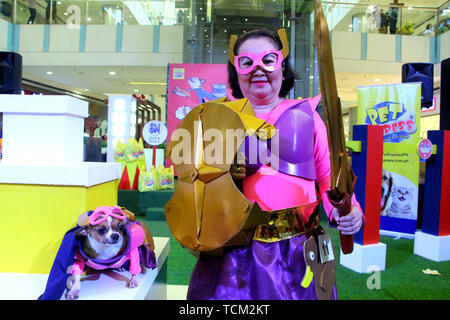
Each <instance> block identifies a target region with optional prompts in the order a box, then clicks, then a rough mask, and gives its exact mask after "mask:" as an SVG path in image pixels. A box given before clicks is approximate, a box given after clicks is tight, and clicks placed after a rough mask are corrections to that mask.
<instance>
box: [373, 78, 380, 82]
mask: <svg viewBox="0 0 450 320" xmlns="http://www.w3.org/2000/svg"><path fill="white" fill-rule="evenodd" d="M373 81H375V82H380V81H381V79H380V78H375V79H373Z"/></svg>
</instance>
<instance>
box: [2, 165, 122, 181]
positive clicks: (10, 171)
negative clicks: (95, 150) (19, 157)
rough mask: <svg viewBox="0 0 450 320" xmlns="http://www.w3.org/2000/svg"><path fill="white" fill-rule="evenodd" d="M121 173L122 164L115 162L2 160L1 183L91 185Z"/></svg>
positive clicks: (108, 179) (114, 177)
mask: <svg viewBox="0 0 450 320" xmlns="http://www.w3.org/2000/svg"><path fill="white" fill-rule="evenodd" d="M121 175H122V172H121V164H120V163H114V162H108V163H105V162H80V163H78V164H76V163H71V164H53V165H39V164H35V165H32V164H29V165H15V164H4V163H3V162H2V161H0V183H12V184H39V185H61V186H85V187H91V186H93V185H97V184H100V183H104V182H107V181H111V180H116V179H120V177H121Z"/></svg>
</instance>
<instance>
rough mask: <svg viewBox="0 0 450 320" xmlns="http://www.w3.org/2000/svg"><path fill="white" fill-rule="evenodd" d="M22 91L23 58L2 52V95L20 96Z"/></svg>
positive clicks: (0, 56)
mask: <svg viewBox="0 0 450 320" xmlns="http://www.w3.org/2000/svg"><path fill="white" fill-rule="evenodd" d="M21 91H22V56H21V55H20V54H18V53H15V52H5V51H0V94H20V93H21Z"/></svg>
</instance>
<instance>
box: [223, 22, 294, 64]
mask: <svg viewBox="0 0 450 320" xmlns="http://www.w3.org/2000/svg"><path fill="white" fill-rule="evenodd" d="M278 36H279V37H280V40H281V45H282V48H281V53H282V54H283V58H284V59H286V57H287V56H288V54H289V42H288V40H287V35H286V29H278ZM237 38H238V37H237V35H235V34H232V35H231V37H230V47H229V49H228V60H229V61H230V62H231V64H234V57H235V56H234V45H235V44H236V41H237Z"/></svg>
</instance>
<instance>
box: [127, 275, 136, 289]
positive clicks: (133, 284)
mask: <svg viewBox="0 0 450 320" xmlns="http://www.w3.org/2000/svg"><path fill="white" fill-rule="evenodd" d="M138 285H139V281H138V280H137V279H136V278H135V277H132V278H131V280H130V282H128V288H130V289H133V288H136V287H137V286H138Z"/></svg>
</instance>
